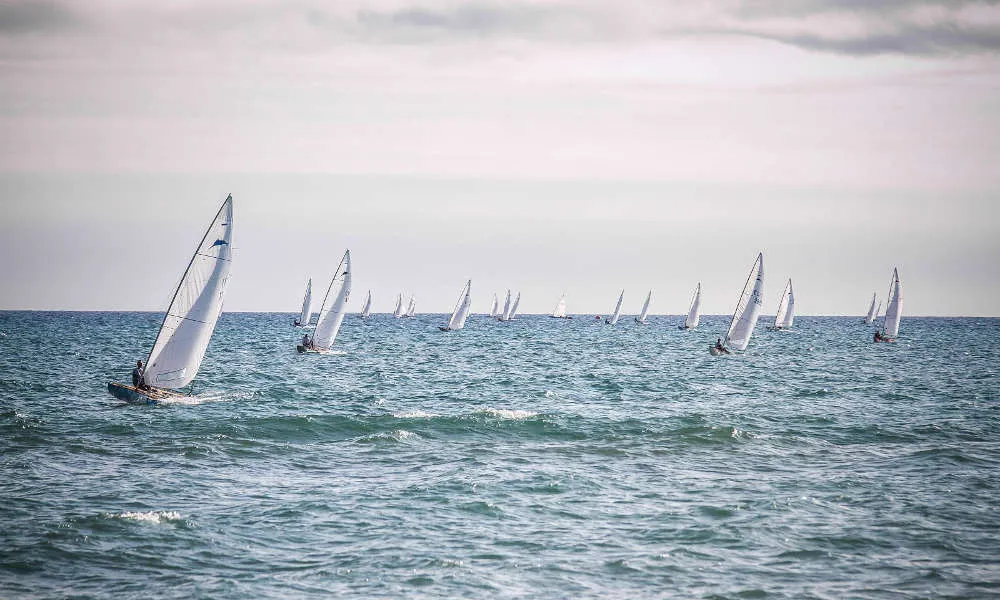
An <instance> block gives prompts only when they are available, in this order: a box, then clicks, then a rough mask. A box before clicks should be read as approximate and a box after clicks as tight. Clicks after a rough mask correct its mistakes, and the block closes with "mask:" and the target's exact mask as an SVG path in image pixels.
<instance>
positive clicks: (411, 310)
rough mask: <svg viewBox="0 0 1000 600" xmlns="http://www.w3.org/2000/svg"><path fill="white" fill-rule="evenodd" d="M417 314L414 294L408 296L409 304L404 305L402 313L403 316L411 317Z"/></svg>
mask: <svg viewBox="0 0 1000 600" xmlns="http://www.w3.org/2000/svg"><path fill="white" fill-rule="evenodd" d="M416 314H417V299H416V297H414V296H410V304H409V305H407V307H406V312H405V313H403V316H404V317H412V316H414V315H416Z"/></svg>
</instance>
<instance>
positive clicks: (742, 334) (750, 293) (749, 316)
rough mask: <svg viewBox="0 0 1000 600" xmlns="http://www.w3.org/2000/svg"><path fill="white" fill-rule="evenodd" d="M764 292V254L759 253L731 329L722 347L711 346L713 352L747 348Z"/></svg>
mask: <svg viewBox="0 0 1000 600" xmlns="http://www.w3.org/2000/svg"><path fill="white" fill-rule="evenodd" d="M763 294H764V254H763V253H760V254H758V255H757V260H755V261H754V263H753V267H751V268H750V275H748V276H747V282H746V283H745V284H744V285H743V293H741V294H740V299H739V302H737V303H736V310H734V311H733V320H732V321H731V322H730V324H729V331H728V332H726V341H725V343H724V344H723V347H722V348H721V349H720V348H719V347H718V346H713V347H712V348H711V350H710V351H711V353H712V354H713V355H715V356H718V355H720V354H729V348H733V349H734V350H740V351H742V350H746V347H747V344H749V343H750V336H752V335H753V329H754V326H755V325H756V324H757V316H758V315H759V314H760V306H761V296H762V295H763Z"/></svg>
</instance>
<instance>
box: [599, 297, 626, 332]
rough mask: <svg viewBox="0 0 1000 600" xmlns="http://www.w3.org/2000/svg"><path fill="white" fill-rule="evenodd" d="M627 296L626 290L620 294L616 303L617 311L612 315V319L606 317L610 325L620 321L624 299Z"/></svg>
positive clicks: (606, 321)
mask: <svg viewBox="0 0 1000 600" xmlns="http://www.w3.org/2000/svg"><path fill="white" fill-rule="evenodd" d="M623 298H625V290H622V293H621V294H620V295H619V296H618V304H616V305H615V312H614V314H612V315H611V318H610V319H605V321H604V322H605V323H607V324H608V325H614V324H615V323H617V322H618V318H619V317H621V316H622V299H623Z"/></svg>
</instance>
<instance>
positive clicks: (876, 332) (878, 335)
mask: <svg viewBox="0 0 1000 600" xmlns="http://www.w3.org/2000/svg"><path fill="white" fill-rule="evenodd" d="M883 339H885V338H883V337H882V334H881V333H879V331H878V330H875V337H874V340H875V341H876V342H881V341H882V340H883Z"/></svg>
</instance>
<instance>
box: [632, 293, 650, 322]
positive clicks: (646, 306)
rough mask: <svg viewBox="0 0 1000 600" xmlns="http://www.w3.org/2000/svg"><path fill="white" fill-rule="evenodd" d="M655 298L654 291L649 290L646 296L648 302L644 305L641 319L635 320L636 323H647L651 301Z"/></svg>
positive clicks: (640, 313)
mask: <svg viewBox="0 0 1000 600" xmlns="http://www.w3.org/2000/svg"><path fill="white" fill-rule="evenodd" d="M652 298H653V290H649V293H648V294H646V301H645V302H643V303H642V310H641V311H640V312H639V317H638V318H637V319H636V320H635V322H636V323H645V322H646V315H648V314H649V301H650V300H651V299H652Z"/></svg>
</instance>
